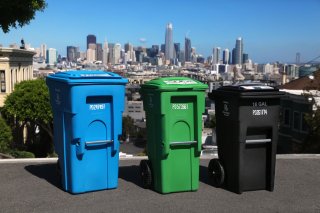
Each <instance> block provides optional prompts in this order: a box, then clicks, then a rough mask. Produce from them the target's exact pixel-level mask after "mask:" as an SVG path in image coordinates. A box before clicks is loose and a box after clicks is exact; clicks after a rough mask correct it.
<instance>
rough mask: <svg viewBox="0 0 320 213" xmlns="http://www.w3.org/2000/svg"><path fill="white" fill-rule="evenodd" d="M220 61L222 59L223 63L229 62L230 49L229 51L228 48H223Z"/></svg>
mask: <svg viewBox="0 0 320 213" xmlns="http://www.w3.org/2000/svg"><path fill="white" fill-rule="evenodd" d="M222 61H223V64H229V63H230V51H229V49H225V50H223V54H222Z"/></svg>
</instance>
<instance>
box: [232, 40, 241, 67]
mask: <svg viewBox="0 0 320 213" xmlns="http://www.w3.org/2000/svg"><path fill="white" fill-rule="evenodd" d="M234 56H235V59H234V63H235V64H242V61H243V60H242V56H243V40H242V38H241V37H239V38H238V39H237V40H236V47H235V54H234Z"/></svg>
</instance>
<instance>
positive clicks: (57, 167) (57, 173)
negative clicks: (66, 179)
mask: <svg viewBox="0 0 320 213" xmlns="http://www.w3.org/2000/svg"><path fill="white" fill-rule="evenodd" d="M56 175H57V183H58V186H62V174H61V167H60V162H59V159H58V160H57V164H56Z"/></svg>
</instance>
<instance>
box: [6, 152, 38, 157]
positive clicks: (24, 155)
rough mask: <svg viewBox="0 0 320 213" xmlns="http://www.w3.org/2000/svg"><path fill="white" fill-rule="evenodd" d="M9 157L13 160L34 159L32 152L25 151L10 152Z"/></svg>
mask: <svg viewBox="0 0 320 213" xmlns="http://www.w3.org/2000/svg"><path fill="white" fill-rule="evenodd" d="M10 155H12V156H13V157H15V158H34V157H35V156H34V154H33V153H32V152H27V151H18V150H15V151H11V152H10Z"/></svg>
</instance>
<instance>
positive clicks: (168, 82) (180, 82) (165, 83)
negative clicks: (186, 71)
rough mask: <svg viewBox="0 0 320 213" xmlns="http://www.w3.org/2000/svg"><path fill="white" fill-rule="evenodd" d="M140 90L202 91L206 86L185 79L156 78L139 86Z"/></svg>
mask: <svg viewBox="0 0 320 213" xmlns="http://www.w3.org/2000/svg"><path fill="white" fill-rule="evenodd" d="M141 88H142V89H154V90H160V91H177V90H198V91H199V90H200V91H204V90H206V89H207V88H208V85H206V84H203V83H201V82H199V81H197V80H194V79H191V78H187V77H165V78H156V79H153V80H151V81H148V82H146V83H145V84H143V85H141Z"/></svg>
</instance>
